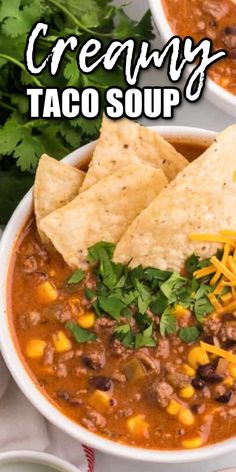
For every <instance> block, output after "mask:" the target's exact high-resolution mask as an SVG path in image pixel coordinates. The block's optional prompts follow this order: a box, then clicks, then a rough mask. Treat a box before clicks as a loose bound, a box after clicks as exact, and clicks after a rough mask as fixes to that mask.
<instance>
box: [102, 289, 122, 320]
mask: <svg viewBox="0 0 236 472" xmlns="http://www.w3.org/2000/svg"><path fill="white" fill-rule="evenodd" d="M98 303H99V307H100V308H101V309H102V310H103V311H104V312H105V313H107V314H108V315H110V316H111V317H112V318H114V319H115V320H116V321H119V319H120V315H121V310H122V308H123V307H124V305H123V303H122V302H121V301H120V299H119V298H118V297H116V296H115V295H109V296H108V297H103V296H99V297H98Z"/></svg>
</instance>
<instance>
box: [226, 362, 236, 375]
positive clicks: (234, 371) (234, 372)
mask: <svg viewBox="0 0 236 472" xmlns="http://www.w3.org/2000/svg"><path fill="white" fill-rule="evenodd" d="M228 371H229V374H230V375H231V377H233V379H236V365H235V364H231V363H230V364H229V365H228Z"/></svg>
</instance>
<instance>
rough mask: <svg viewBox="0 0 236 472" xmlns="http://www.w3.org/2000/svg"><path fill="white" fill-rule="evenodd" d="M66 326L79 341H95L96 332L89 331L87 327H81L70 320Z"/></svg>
mask: <svg viewBox="0 0 236 472" xmlns="http://www.w3.org/2000/svg"><path fill="white" fill-rule="evenodd" d="M65 327H66V328H67V329H69V331H71V333H72V334H73V336H74V338H75V340H76V341H77V343H79V344H80V343H87V342H88V341H95V340H96V339H97V336H96V334H95V333H92V332H91V331H88V330H87V329H84V328H80V326H78V325H76V324H75V323H72V322H71V321H69V322H68V323H66V325H65Z"/></svg>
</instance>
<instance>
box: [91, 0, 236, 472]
mask: <svg viewBox="0 0 236 472" xmlns="http://www.w3.org/2000/svg"><path fill="white" fill-rule="evenodd" d="M116 3H117V4H121V3H123V0H120V1H119V0H118V1H117V2H116ZM147 8H148V0H133V3H132V4H131V5H130V6H129V7H128V10H129V12H130V13H131V15H132V16H133V17H136V18H138V17H140V15H141V14H142V13H143V12H144V11H145V10H146V9H147ZM154 44H155V46H156V47H158V46H160V45H161V41H160V38H157V39H156V40H155V41H154ZM157 84H158V85H160V86H161V85H162V86H164V85H167V84H168V79H167V76H166V74H165V72H164V71H163V72H156V71H153V70H152V71H148V72H147V73H145V77H144V78H143V79H142V83H141V85H146V86H147V85H152V86H154V85H157ZM168 85H170V84H168ZM142 122H143V123H144V124H149V125H154V124H155V125H156V124H158V125H168V124H172V125H174V124H175V125H185V126H186V125H189V126H197V127H201V128H206V129H212V130H215V131H220V130H222V129H224V128H225V127H226V126H228V125H230V124H232V123H233V122H234V118H232V117H231V116H230V115H227V114H226V113H223V112H221V111H220V110H219V109H218V108H216V107H215V106H214V105H212V104H211V103H210V102H207V101H206V100H205V99H204V97H203V98H202V99H201V101H200V102H199V103H196V104H191V105H190V104H189V103H187V102H183V104H182V106H181V107H179V108H178V109H177V110H176V113H175V118H174V119H173V120H171V123H170V121H169V122H168V120H162V119H160V120H158V121H156V122H153V121H150V120H149V121H148V120H146V119H144V120H143V121H142ZM233 466H235V467H236V451H235V453H233V454H232V453H231V454H228V455H227V456H226V457H222V458H217V459H216V460H214V461H210V462H209V461H207V462H199V463H198V464H192V465H191V472H214V471H216V470H219V469H224V468H227V467H233ZM144 471H145V472H189V465H187V464H186V465H185V464H183V465H175V466H173V465H161V464H156V465H152V464H145V466H144V463H138V462H130V461H126V460H121V459H116V458H115V457H110V456H106V455H105V454H102V453H100V452H97V454H96V472H144Z"/></svg>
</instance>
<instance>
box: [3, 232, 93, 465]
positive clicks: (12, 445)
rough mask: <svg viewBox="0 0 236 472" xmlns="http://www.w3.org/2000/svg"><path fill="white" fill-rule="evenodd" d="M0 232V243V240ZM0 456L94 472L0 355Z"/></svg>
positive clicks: (88, 452)
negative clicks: (53, 459) (49, 459)
mask: <svg viewBox="0 0 236 472" xmlns="http://www.w3.org/2000/svg"><path fill="white" fill-rule="evenodd" d="M1 234H2V232H1V229H0V239H1ZM0 418H1V427H0V452H3V451H10V450H19V449H21V450H23V449H24V450H34V451H40V452H48V453H51V454H54V455H56V456H59V457H61V458H63V459H65V460H67V461H69V462H71V463H72V464H74V465H76V466H77V467H79V469H80V470H81V472H93V471H94V452H93V450H92V449H89V448H86V447H84V446H82V445H81V444H80V443H79V442H77V441H76V440H74V439H72V438H70V437H69V436H68V435H67V434H65V433H63V432H62V431H60V430H59V429H57V428H56V427H55V426H53V425H52V424H50V423H49V422H48V421H46V420H45V419H44V417H43V416H42V415H41V414H40V413H39V412H38V411H37V410H36V409H35V408H34V407H33V406H32V405H31V403H30V402H29V401H28V400H27V399H26V398H25V396H24V395H23V394H22V393H21V391H20V390H19V388H18V387H17V385H16V384H15V382H14V381H13V379H12V378H11V376H10V373H9V371H8V369H7V367H6V365H5V363H4V360H3V358H2V355H1V354H0Z"/></svg>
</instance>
